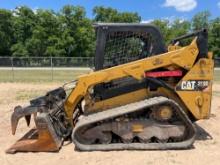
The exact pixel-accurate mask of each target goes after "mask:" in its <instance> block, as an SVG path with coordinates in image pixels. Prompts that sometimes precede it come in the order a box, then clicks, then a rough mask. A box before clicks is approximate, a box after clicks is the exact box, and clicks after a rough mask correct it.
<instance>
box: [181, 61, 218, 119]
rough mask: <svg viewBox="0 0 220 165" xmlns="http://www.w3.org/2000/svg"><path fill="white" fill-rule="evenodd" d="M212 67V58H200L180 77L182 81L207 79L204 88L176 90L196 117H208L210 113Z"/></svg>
mask: <svg viewBox="0 0 220 165" xmlns="http://www.w3.org/2000/svg"><path fill="white" fill-rule="evenodd" d="M213 67H214V63H213V60H211V59H200V60H199V61H198V62H197V63H196V64H195V65H194V67H193V68H192V69H191V70H190V71H189V72H188V73H187V74H186V75H185V76H184V77H183V79H182V81H187V80H201V81H203V80H208V82H209V84H208V87H207V88H206V89H204V90H203V91H177V93H178V95H179V96H180V97H181V99H182V101H183V102H184V103H185V105H186V106H187V107H188V109H189V110H190V111H191V113H192V114H193V116H194V117H195V118H196V119H204V118H208V117H209V114H210V109H211V107H210V106H211V97H212V80H213ZM180 83H181V82H180Z"/></svg>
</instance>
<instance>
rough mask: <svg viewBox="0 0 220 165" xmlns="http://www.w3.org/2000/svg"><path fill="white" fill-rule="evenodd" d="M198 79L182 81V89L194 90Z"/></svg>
mask: <svg viewBox="0 0 220 165" xmlns="http://www.w3.org/2000/svg"><path fill="white" fill-rule="evenodd" d="M195 84H196V81H182V83H181V89H182V90H194V89H195Z"/></svg>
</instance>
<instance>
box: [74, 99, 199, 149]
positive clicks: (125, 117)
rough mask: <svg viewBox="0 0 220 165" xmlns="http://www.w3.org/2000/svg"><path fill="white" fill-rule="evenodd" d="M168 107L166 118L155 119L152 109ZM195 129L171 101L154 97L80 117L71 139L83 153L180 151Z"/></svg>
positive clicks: (189, 144) (191, 138)
mask: <svg viewBox="0 0 220 165" xmlns="http://www.w3.org/2000/svg"><path fill="white" fill-rule="evenodd" d="M159 105H160V107H162V105H163V106H166V107H170V110H171V111H172V114H171V115H170V116H169V115H167V116H169V117H168V118H161V120H160V119H159V116H157V117H155V111H158V110H159V109H156V108H155V107H157V106H159ZM194 136H195V128H194V126H193V124H192V123H191V121H190V120H189V119H188V117H187V116H186V115H185V113H184V112H183V110H182V109H181V108H180V107H179V106H178V104H177V103H175V102H174V101H173V100H170V99H167V98H165V97H162V96H161V97H154V98H150V99H146V100H143V101H139V102H136V103H131V104H128V105H125V106H121V107H117V108H113V109H110V110H106V111H104V112H99V113H96V114H92V115H89V116H81V117H80V118H79V120H78V122H77V124H76V126H75V128H74V130H73V133H72V140H73V142H74V143H75V145H76V148H78V149H79V150H83V151H92V150H122V149H137V150H138V149H180V148H188V147H190V146H191V145H192V143H193V142H194Z"/></svg>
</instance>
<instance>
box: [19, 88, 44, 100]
mask: <svg viewBox="0 0 220 165" xmlns="http://www.w3.org/2000/svg"><path fill="white" fill-rule="evenodd" d="M43 92H44V91H40V90H34V91H19V92H17V93H16V98H15V99H16V100H17V101H24V100H31V99H34V98H37V97H39V96H41V95H42V94H43Z"/></svg>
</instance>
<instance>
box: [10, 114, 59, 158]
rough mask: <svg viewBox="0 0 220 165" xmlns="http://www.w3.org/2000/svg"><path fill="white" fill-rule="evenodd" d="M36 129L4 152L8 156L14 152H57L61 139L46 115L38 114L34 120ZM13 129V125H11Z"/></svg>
mask: <svg viewBox="0 0 220 165" xmlns="http://www.w3.org/2000/svg"><path fill="white" fill-rule="evenodd" d="M35 124H36V129H32V130H30V131H29V132H28V133H27V134H26V135H24V136H23V137H22V138H21V139H20V140H18V141H17V142H16V143H15V144H14V145H12V146H11V147H10V148H9V149H7V150H6V153H8V154H14V153H16V152H19V151H21V152H30V151H31V152H39V151H40V152H44V151H45V152H48V151H51V152H52V151H59V149H60V148H61V146H62V143H63V138H61V137H59V136H58V135H57V133H56V131H55V129H54V127H53V124H52V122H51V119H50V116H49V114H48V113H38V114H37V116H36V119H35ZM12 128H13V125H12Z"/></svg>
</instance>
